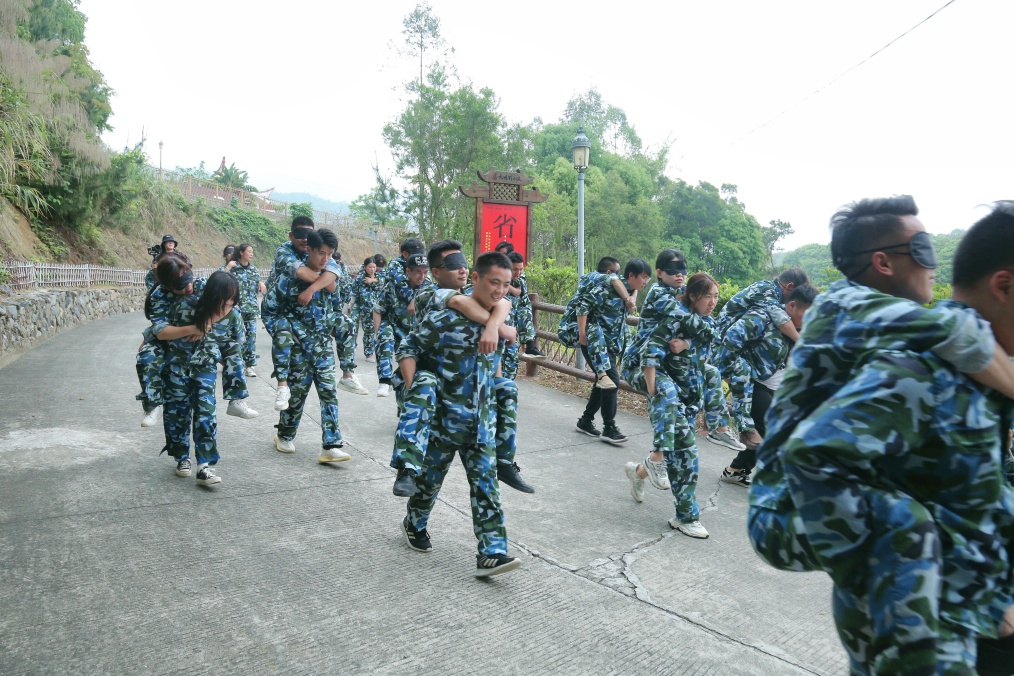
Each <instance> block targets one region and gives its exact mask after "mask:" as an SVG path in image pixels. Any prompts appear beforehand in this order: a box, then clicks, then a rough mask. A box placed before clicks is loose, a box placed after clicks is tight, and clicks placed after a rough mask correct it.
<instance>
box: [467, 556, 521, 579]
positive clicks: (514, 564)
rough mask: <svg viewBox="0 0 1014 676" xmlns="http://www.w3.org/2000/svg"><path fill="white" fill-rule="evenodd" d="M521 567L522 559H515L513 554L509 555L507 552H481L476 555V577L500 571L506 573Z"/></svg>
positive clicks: (495, 573) (497, 573) (496, 573)
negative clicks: (483, 553) (484, 553)
mask: <svg viewBox="0 0 1014 676" xmlns="http://www.w3.org/2000/svg"><path fill="white" fill-rule="evenodd" d="M520 567H521V559H515V558H514V557H513V556H507V555H506V554H494V555H493V556H483V555H482V554H479V555H478V556H476V557H475V568H476V570H475V576H476V577H489V576H490V575H499V574H500V573H506V572H509V571H512V570H514V569H515V568H520Z"/></svg>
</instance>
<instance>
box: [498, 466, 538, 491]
mask: <svg viewBox="0 0 1014 676" xmlns="http://www.w3.org/2000/svg"><path fill="white" fill-rule="evenodd" d="M496 478H497V480H499V481H500V483H502V484H507V485H508V486H510V487H511V488H513V489H515V490H518V491H521V492H522V493H534V492H535V488H534V487H533V486H532V485H531V484H529V483H525V480H524V479H522V478H521V468H520V467H518V463H516V462H515V463H513V464H511V465H505V464H503V463H497V465H496Z"/></svg>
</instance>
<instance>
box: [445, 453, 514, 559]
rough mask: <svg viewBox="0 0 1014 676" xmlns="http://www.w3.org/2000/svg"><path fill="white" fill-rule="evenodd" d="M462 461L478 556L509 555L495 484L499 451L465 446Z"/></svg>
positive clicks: (505, 530) (501, 509)
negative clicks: (466, 479) (466, 480)
mask: <svg viewBox="0 0 1014 676" xmlns="http://www.w3.org/2000/svg"><path fill="white" fill-rule="evenodd" d="M437 443H438V444H440V443H441V442H439V441H438V442H437ZM461 460H462V462H464V464H465V475H466V476H467V478H468V491H469V494H470V495H471V498H472V499H471V503H472V530H473V531H474V532H475V537H476V539H477V540H478V541H479V543H478V549H479V554H480V556H494V555H497V554H502V555H506V554H507V528H506V526H504V517H503V508H502V507H501V504H500V488H499V487H498V485H497V481H496V450H495V449H494V448H493V447H492V446H466V447H464V448H462V449H461Z"/></svg>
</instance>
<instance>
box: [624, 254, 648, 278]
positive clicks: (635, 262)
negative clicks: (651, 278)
mask: <svg viewBox="0 0 1014 676" xmlns="http://www.w3.org/2000/svg"><path fill="white" fill-rule="evenodd" d="M644 274H648V275H650V274H651V268H650V267H648V262H647V261H646V260H644V259H643V258H631V259H630V260H629V261H627V266H626V267H625V268H623V276H624V277H637V276H638V275H644Z"/></svg>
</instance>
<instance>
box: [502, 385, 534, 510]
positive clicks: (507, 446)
mask: <svg viewBox="0 0 1014 676" xmlns="http://www.w3.org/2000/svg"><path fill="white" fill-rule="evenodd" d="M493 392H494V395H495V397H496V477H497V480H498V481H499V482H500V483H502V484H506V485H508V486H510V487H511V488H513V489H515V490H519V491H521V492H522V493H534V492H535V488H533V487H532V485H531V484H529V483H528V482H527V481H525V480H524V479H522V478H521V467H519V466H518V464H517V463H516V462H514V456H515V454H516V453H517V436H518V386H517V384H516V383H515V382H514V381H513V380H511V379H509V378H497V379H495V381H494V386H493Z"/></svg>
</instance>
